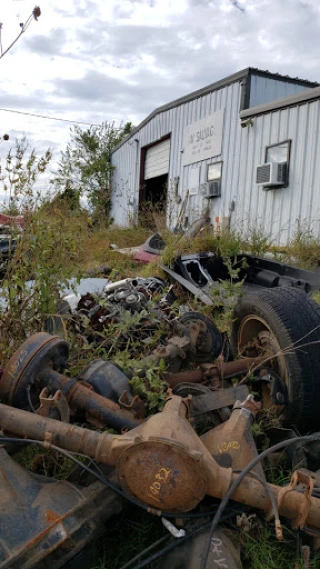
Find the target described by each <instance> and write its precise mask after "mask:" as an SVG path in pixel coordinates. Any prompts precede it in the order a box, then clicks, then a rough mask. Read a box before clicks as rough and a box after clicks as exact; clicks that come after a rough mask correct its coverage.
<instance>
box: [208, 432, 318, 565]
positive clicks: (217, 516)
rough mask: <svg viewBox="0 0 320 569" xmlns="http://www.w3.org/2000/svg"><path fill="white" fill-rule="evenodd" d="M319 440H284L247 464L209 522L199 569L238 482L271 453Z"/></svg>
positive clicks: (308, 438) (314, 438)
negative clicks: (298, 443) (300, 443)
mask: <svg viewBox="0 0 320 569" xmlns="http://www.w3.org/2000/svg"><path fill="white" fill-rule="evenodd" d="M319 439H320V436H319V437H316V436H311V435H306V436H303V437H294V438H293V439H286V440H285V441H281V442H280V443H277V444H275V445H273V446H272V447H269V448H268V449H266V450H265V451H263V452H262V453H261V454H258V455H257V456H256V457H255V458H254V459H253V460H252V461H251V462H249V464H248V465H247V466H246V467H245V468H244V469H243V470H242V471H241V472H240V474H239V476H238V478H236V480H234V481H233V482H232V484H231V486H230V488H229V490H228V491H227V492H226V493H225V495H224V497H223V498H222V500H221V502H220V505H219V507H218V509H217V511H216V513H215V515H214V518H213V520H212V522H211V528H210V532H209V535H208V539H207V541H206V543H205V546H204V548H203V553H202V559H201V565H200V569H206V566H207V561H208V556H209V551H210V544H211V539H212V535H213V532H214V530H215V529H216V527H217V525H218V523H219V521H220V518H221V516H222V514H223V512H224V510H225V508H226V506H227V504H228V502H229V500H230V498H231V496H232V494H233V493H234V491H235V490H236V489H237V488H238V486H239V484H240V482H242V480H243V479H244V477H245V476H246V475H247V474H248V473H249V472H250V470H251V469H252V468H253V467H254V466H255V465H256V464H258V462H260V461H261V460H263V459H264V458H266V456H268V455H269V454H271V453H272V452H275V451H277V450H280V449H282V448H285V447H287V446H289V445H292V444H293V443H297V442H300V441H310V442H311V441H318V440H319Z"/></svg>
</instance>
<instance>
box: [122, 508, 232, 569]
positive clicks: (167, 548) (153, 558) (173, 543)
mask: <svg viewBox="0 0 320 569" xmlns="http://www.w3.org/2000/svg"><path fill="white" fill-rule="evenodd" d="M239 513H240V511H239V510H230V512H228V513H227V514H225V515H224V516H223V517H222V518H221V521H226V520H228V519H230V518H232V517H233V516H235V515H236V514H239ZM179 517H180V516H179ZM210 525H211V522H208V523H206V524H203V525H201V526H199V527H198V528H196V529H194V530H192V531H190V532H189V533H187V534H186V535H185V536H184V537H180V538H179V539H175V540H174V541H171V542H170V543H169V544H168V545H166V546H165V547H163V548H162V549H160V551H157V552H156V553H154V554H153V555H151V556H150V557H148V558H147V559H144V561H141V562H140V563H139V564H138V565H135V566H134V567H132V569H142V568H143V567H145V566H146V565H149V564H150V563H152V562H153V561H156V559H158V558H159V557H162V556H163V555H165V554H166V553H169V552H170V551H172V550H173V549H175V548H176V547H178V546H179V545H181V544H182V543H185V542H186V541H187V540H188V539H190V538H191V537H193V536H195V535H196V534H198V533H200V532H201V531H203V530H205V529H207V528H209V527H210ZM142 554H143V552H142V553H141V554H140V555H142ZM127 567H128V563H126V565H123V566H122V567H120V569H127Z"/></svg>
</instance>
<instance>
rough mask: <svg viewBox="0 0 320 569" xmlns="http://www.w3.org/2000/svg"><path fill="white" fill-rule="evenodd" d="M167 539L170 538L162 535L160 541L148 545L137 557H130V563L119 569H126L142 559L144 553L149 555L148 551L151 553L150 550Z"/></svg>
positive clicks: (167, 534) (168, 535)
mask: <svg viewBox="0 0 320 569" xmlns="http://www.w3.org/2000/svg"><path fill="white" fill-rule="evenodd" d="M169 537H170V534H169V533H166V535H164V536H163V537H160V539H158V540H157V541H155V542H154V543H152V544H151V545H149V547H146V549H143V550H142V551H140V552H139V553H138V554H137V555H135V556H134V557H132V559H130V561H128V562H127V563H125V565H122V567H121V568H120V569H128V567H130V565H132V563H134V562H135V561H139V559H140V557H143V555H145V554H146V553H149V551H151V550H152V549H154V548H155V547H157V546H158V545H161V543H163V542H164V541H166V540H167V539H169Z"/></svg>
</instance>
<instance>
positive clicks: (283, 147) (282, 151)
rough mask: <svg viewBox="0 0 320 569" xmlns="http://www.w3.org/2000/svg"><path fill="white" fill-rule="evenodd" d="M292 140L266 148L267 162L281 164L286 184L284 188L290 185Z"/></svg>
mask: <svg viewBox="0 0 320 569" xmlns="http://www.w3.org/2000/svg"><path fill="white" fill-rule="evenodd" d="M290 147H291V140H284V141H283V142H278V143H277V144H271V145H270V146H267V148H266V156H265V161H266V163H267V164H269V163H275V162H276V163H277V164H281V167H282V172H283V180H284V183H283V185H282V187H287V186H288V185H289V164H290Z"/></svg>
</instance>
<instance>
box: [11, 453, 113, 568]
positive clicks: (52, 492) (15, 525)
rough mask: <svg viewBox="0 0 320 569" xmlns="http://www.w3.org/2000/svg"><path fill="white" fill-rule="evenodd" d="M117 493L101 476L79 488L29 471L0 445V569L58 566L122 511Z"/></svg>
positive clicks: (81, 564) (82, 562)
mask: <svg viewBox="0 0 320 569" xmlns="http://www.w3.org/2000/svg"><path fill="white" fill-rule="evenodd" d="M121 508H122V504H121V501H120V499H119V498H118V497H117V496H116V494H115V493H114V492H112V491H110V490H109V489H107V488H106V486H105V485H104V484H102V483H100V482H94V483H93V484H91V485H90V486H88V487H86V488H80V487H77V486H74V485H73V484H70V483H69V482H66V481H56V480H52V479H48V478H45V477H41V478H39V479H38V478H36V477H35V476H34V475H31V474H29V473H28V472H27V471H26V470H25V469H24V468H22V467H21V466H20V465H19V464H18V463H17V462H15V461H14V460H12V458H10V457H9V455H8V454H7V453H6V451H5V450H4V449H3V448H2V449H1V448H0V569H44V568H45V567H55V568H58V567H62V566H64V565H65V564H66V563H67V562H68V561H70V560H71V559H72V558H73V557H76V556H78V558H77V567H79V569H80V568H82V569H86V568H87V567H88V559H87V560H86V559H85V557H84V558H83V560H82V559H81V551H82V550H83V549H84V548H86V546H88V545H89V544H90V543H91V542H92V541H93V540H94V539H95V538H97V537H98V536H99V535H101V533H102V532H103V529H104V526H103V522H106V521H107V520H108V519H109V518H110V517H111V516H112V515H114V514H117V513H119V512H120V510H121Z"/></svg>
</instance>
